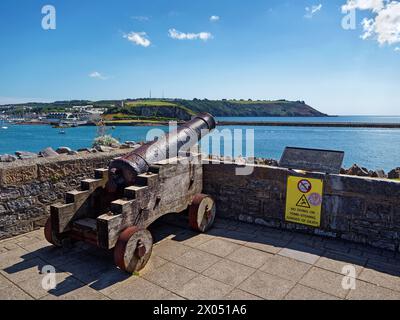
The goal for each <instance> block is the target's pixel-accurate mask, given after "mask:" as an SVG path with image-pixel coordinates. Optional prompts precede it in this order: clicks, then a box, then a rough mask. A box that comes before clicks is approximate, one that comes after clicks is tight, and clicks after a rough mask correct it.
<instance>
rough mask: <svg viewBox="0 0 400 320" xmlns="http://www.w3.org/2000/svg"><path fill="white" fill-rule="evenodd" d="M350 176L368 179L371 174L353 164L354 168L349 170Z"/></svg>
mask: <svg viewBox="0 0 400 320" xmlns="http://www.w3.org/2000/svg"><path fill="white" fill-rule="evenodd" d="M347 174H348V175H352V176H360V177H368V176H369V172H368V170H366V169H365V168H360V167H359V166H358V165H357V164H353V165H352V167H351V168H350V169H349V170H347Z"/></svg>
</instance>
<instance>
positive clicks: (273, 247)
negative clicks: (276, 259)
mask: <svg viewBox="0 0 400 320" xmlns="http://www.w3.org/2000/svg"><path fill="white" fill-rule="evenodd" d="M287 243H288V241H287V240H285V239H276V238H272V237H267V236H263V235H258V236H256V237H255V238H254V239H253V241H248V242H247V243H246V244H245V246H247V247H249V248H253V249H256V250H260V251H264V252H267V253H272V254H276V253H278V252H279V251H281V250H282V249H283V248H284V247H285V246H286V245H287Z"/></svg>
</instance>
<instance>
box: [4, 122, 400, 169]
mask: <svg viewBox="0 0 400 320" xmlns="http://www.w3.org/2000/svg"><path fill="white" fill-rule="evenodd" d="M343 118H344V117H343ZM343 118H342V117H335V118H329V119H333V121H334V122H338V121H339V120H341V121H344V120H343ZM345 118H347V119H348V117H345ZM351 118H352V119H354V120H353V121H354V122H361V121H368V122H377V121H378V120H379V121H386V122H400V117H390V118H387V117H378V118H376V117H374V118H370V117H351ZM365 118H370V120H366V119H365ZM245 119H246V120H248V119H249V118H245ZM261 119H265V121H275V119H273V118H261ZM277 119H280V120H283V119H284V118H277ZM288 119H290V121H300V120H301V121H306V120H307V119H305V118H286V119H285V120H286V121H287V120H288ZM312 119H314V118H312ZM321 119H327V118H321ZM242 120H243V119H242ZM256 120H260V118H256ZM371 120H374V121H371ZM262 121H264V120H262ZM283 121H284V120H283ZM1 126H2V125H0V154H4V153H10V154H13V153H14V152H15V151H17V150H20V151H32V152H38V151H40V150H42V149H44V148H45V147H48V146H51V147H53V148H57V147H59V146H68V147H70V148H72V149H79V148H84V147H88V146H90V145H91V144H92V141H93V139H94V137H95V136H96V130H97V128H96V127H78V128H70V129H66V132H67V133H66V134H65V135H61V134H59V130H58V129H53V128H51V127H50V126H25V125H22V126H17V125H9V124H7V125H6V126H8V129H7V130H5V129H1ZM154 128H159V129H161V128H162V127H116V129H115V130H109V133H111V134H112V135H113V137H115V138H117V139H119V140H120V141H122V142H123V141H126V140H135V141H144V140H145V139H146V134H147V132H148V130H150V129H154ZM163 129H166V128H163ZM220 129H229V130H233V129H243V130H245V129H254V130H255V156H257V157H266V158H274V159H279V158H280V156H281V154H282V152H283V149H284V148H285V146H297V147H309V148H321V149H335V150H342V151H345V161H344V165H345V166H346V167H349V166H351V165H352V164H353V163H357V164H359V165H362V166H365V167H367V168H369V169H380V168H382V169H384V170H386V171H387V170H391V169H393V168H395V167H399V166H400V129H369V128H368V129H363V128H309V127H306V128H301V127H254V128H252V127H243V126H242V127H241V126H228V127H221V128H220ZM203 151H205V150H203ZM239 154H243V155H245V154H246V153H245V152H239Z"/></svg>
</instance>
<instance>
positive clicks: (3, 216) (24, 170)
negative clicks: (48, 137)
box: [0, 149, 130, 239]
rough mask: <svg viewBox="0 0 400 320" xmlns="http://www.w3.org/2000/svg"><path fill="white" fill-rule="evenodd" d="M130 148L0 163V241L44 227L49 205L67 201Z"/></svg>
mask: <svg viewBox="0 0 400 320" xmlns="http://www.w3.org/2000/svg"><path fill="white" fill-rule="evenodd" d="M129 151H130V149H124V150H118V151H113V152H110V153H93V154H91V153H80V154H79V155H78V156H68V155H65V156H59V157H56V158H39V159H33V160H21V161H16V162H12V163H0V239H2V238H7V237H10V236H13V235H17V234H21V233H24V232H28V231H31V230H33V229H35V228H38V227H39V226H42V225H43V224H44V222H45V221H46V219H47V217H48V214H49V206H50V204H53V203H55V202H57V201H60V200H63V199H64V194H65V192H67V191H70V190H73V189H76V188H77V187H79V186H80V181H81V180H82V179H85V178H89V177H93V175H94V170H95V169H97V168H106V167H107V165H108V163H109V161H110V160H111V159H112V158H115V157H117V156H120V155H122V154H125V153H127V152H129Z"/></svg>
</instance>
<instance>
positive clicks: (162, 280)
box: [143, 262, 197, 292]
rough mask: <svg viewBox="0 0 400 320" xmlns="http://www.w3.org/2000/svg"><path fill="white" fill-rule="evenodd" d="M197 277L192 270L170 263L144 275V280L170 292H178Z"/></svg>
mask: <svg viewBox="0 0 400 320" xmlns="http://www.w3.org/2000/svg"><path fill="white" fill-rule="evenodd" d="M196 275H197V273H196V272H194V271H192V270H189V269H187V268H184V267H181V266H178V265H177V264H174V263H171V262H168V263H166V264H165V265H163V266H162V267H161V268H159V269H157V270H155V271H153V272H150V273H148V274H145V275H143V278H144V279H146V280H148V281H150V282H152V283H154V284H157V285H159V286H161V287H163V288H165V289H167V290H169V291H172V292H177V290H178V289H179V288H181V287H182V286H183V285H184V284H186V283H187V282H189V281H190V280H192V279H193V278H194V277H196Z"/></svg>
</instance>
